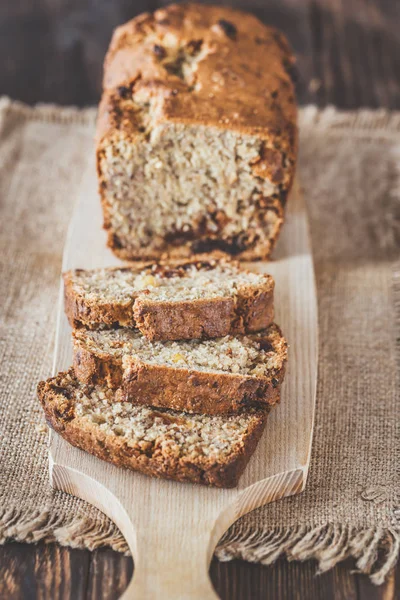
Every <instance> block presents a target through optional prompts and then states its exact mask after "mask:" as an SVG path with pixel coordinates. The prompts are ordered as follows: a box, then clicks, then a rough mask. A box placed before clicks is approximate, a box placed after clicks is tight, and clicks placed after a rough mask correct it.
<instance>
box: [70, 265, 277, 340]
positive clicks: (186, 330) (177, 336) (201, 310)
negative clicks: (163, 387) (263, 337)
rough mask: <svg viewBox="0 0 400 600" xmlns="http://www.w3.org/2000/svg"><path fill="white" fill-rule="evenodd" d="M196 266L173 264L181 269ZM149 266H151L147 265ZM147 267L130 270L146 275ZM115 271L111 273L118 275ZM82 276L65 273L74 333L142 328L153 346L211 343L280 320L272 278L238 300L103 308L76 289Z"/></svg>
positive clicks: (244, 289) (246, 289)
mask: <svg viewBox="0 0 400 600" xmlns="http://www.w3.org/2000/svg"><path fill="white" fill-rule="evenodd" d="M193 262H195V263H196V262H197V261H196V260H195V261H193V260H190V261H186V262H185V263H178V262H176V263H173V264H172V267H173V268H176V269H179V268H180V267H181V266H182V265H191V264H193ZM201 264H203V265H206V266H207V265H212V264H214V263H213V262H212V258H211V257H209V256H203V257H202V258H201ZM145 266H151V265H149V264H148V263H146V265H145ZM142 268H143V266H141V267H140V268H139V267H136V266H132V267H124V268H123V270H131V269H132V270H133V271H134V272H138V273H139V272H140V271H141V269H142ZM118 270H121V267H112V268H110V269H107V271H118ZM74 273H76V271H68V272H66V273H64V275H63V277H64V306H65V313H66V315H67V317H68V320H69V322H70V324H71V326H72V327H76V328H79V327H82V326H85V327H89V328H93V327H99V326H106V327H113V326H115V325H118V326H121V327H130V328H134V327H137V328H139V330H140V331H141V333H142V334H143V335H144V336H146V337H147V338H148V339H150V340H160V341H165V340H183V339H196V338H197V339H208V338H216V337H224V336H226V335H235V334H243V333H252V332H256V331H259V330H261V329H265V328H266V327H268V326H269V325H270V324H271V323H272V322H273V318H274V281H273V279H272V277H269V276H268V277H266V278H265V281H263V283H262V284H260V285H259V286H257V288H255V286H254V285H252V286H251V285H248V286H241V287H240V288H238V289H237V293H236V295H235V296H232V297H220V298H210V299H207V298H202V299H197V300H190V301H188V300H182V301H173V302H171V301H164V300H158V301H155V300H148V299H146V297H145V296H140V297H137V298H134V297H132V302H129V303H127V302H126V301H124V302H121V303H118V302H115V303H109V302H99V300H98V299H97V298H90V299H88V298H87V297H85V296H83V295H82V294H79V293H77V291H76V290H75V288H74V285H73V277H74Z"/></svg>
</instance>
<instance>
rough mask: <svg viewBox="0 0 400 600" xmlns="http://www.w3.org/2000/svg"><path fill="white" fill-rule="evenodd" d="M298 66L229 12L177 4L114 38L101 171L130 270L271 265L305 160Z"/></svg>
mask: <svg viewBox="0 0 400 600" xmlns="http://www.w3.org/2000/svg"><path fill="white" fill-rule="evenodd" d="M294 62H295V59H294V56H293V54H292V53H291V50H290V48H289V45H288V43H287V41H286V39H285V37H284V35H282V34H281V33H280V32H279V31H277V30H275V29H273V28H272V27H267V26H265V25H264V24H263V23H261V21H259V20H258V19H257V18H256V17H255V16H254V15H251V14H246V13H242V12H239V11H237V10H234V9H232V8H228V7H222V6H206V5H204V4H186V3H185V4H175V5H174V4H173V5H170V6H167V7H165V8H162V9H160V10H157V11H155V12H154V13H145V14H142V15H139V16H137V17H136V18H135V19H133V20H132V21H129V22H128V23H126V24H125V25H122V26H121V27H118V28H117V29H116V31H115V32H114V35H113V38H112V41H111V44H110V48H109V51H108V53H107V57H106V60H105V63H104V86H103V88H104V89H103V96H102V101H101V104H100V107H99V117H98V125H97V169H98V177H99V191H100V196H101V200H102V206H103V214H104V227H105V228H106V229H107V232H108V244H109V246H110V247H111V248H112V250H113V251H114V252H115V253H116V254H117V255H118V256H119V257H120V258H123V259H134V260H138V259H146V260H147V259H150V260H154V259H155V260H158V259H159V258H160V257H162V256H163V255H167V256H169V257H171V256H172V257H177V258H182V257H187V256H191V255H192V254H193V253H201V252H210V251H212V250H221V251H224V252H226V253H227V254H230V255H231V256H237V257H238V258H240V259H241V260H254V259H260V258H266V257H268V256H269V255H270V253H271V251H272V248H273V246H274V244H275V242H276V239H277V237H278V234H279V230H280V228H281V225H282V222H283V218H284V215H283V212H284V205H285V201H286V198H287V195H288V193H289V190H290V188H291V185H292V181H293V175H294V171H295V164H296V156H297V127H296V100H295V91H294V82H293V74H294Z"/></svg>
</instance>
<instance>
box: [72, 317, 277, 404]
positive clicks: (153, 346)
mask: <svg viewBox="0 0 400 600" xmlns="http://www.w3.org/2000/svg"><path fill="white" fill-rule="evenodd" d="M73 340H74V369H75V374H76V376H77V378H78V379H79V380H80V381H82V382H83V383H92V384H94V383H95V384H100V385H107V386H108V387H110V388H112V389H118V393H117V397H118V398H119V399H123V400H126V401H131V402H133V403H146V404H150V405H152V406H160V407H165V408H171V409H173V410H184V411H187V412H193V413H205V414H211V415H216V414H227V413H232V412H235V411H238V410H241V409H242V408H243V407H250V406H257V407H259V406H265V405H267V404H269V405H272V404H275V403H276V402H278V401H279V397H280V387H281V383H282V381H283V377H284V371H285V363H286V358H287V344H286V341H285V339H284V338H283V336H282V334H281V332H280V330H279V328H278V327H277V325H275V324H273V325H271V326H270V327H269V328H268V329H266V330H264V331H262V332H259V333H255V334H251V335H247V336H237V337H232V336H226V337H223V338H218V339H213V340H204V341H198V340H188V341H180V342H150V341H149V340H148V339H146V338H145V337H144V336H142V335H141V334H140V333H139V332H137V331H133V330H130V329H124V328H123V329H112V330H86V329H78V330H76V331H74V333H73Z"/></svg>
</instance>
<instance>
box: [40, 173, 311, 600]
mask: <svg viewBox="0 0 400 600" xmlns="http://www.w3.org/2000/svg"><path fill="white" fill-rule="evenodd" d="M101 220H102V216H101V209H100V203H99V200H98V197H97V192H96V183H95V174H94V169H90V171H89V172H88V174H87V177H86V178H85V180H84V183H83V185H82V189H81V195H80V198H79V199H78V204H77V206H76V208H75V212H74V217H73V219H72V222H71V226H70V229H69V233H68V238H67V243H66V249H65V254H64V261H63V269H64V270H66V269H70V268H76V267H80V268H91V267H95V266H99V267H101V266H108V265H110V264H116V263H117V262H118V261H117V259H116V258H115V257H114V256H113V255H112V254H111V253H110V251H109V250H108V249H107V248H106V246H105V239H104V237H105V234H104V232H103V231H102V229H101ZM248 266H249V267H250V268H254V269H255V270H257V271H263V272H271V273H272V275H273V276H274V277H275V281H276V293H275V306H276V320H277V322H278V323H279V324H280V325H281V326H282V329H283V331H284V333H285V335H286V336H287V339H288V341H289V345H290V359H289V365H288V369H287V374H286V378H285V383H284V386H283V390H282V402H281V404H280V405H279V407H278V408H276V409H275V410H274V411H272V413H271V416H270V418H269V421H268V424H267V428H266V432H265V433H264V435H263V437H262V439H261V441H260V443H259V445H258V448H257V450H256V452H255V453H254V455H253V457H252V458H251V460H250V463H249V465H248V467H247V469H246V471H245V473H244V475H243V476H242V478H241V480H240V482H239V486H238V488H236V489H234V490H216V489H208V488H205V487H201V486H193V485H182V484H176V483H174V482H167V481H160V480H156V479H151V478H148V477H144V476H142V475H140V474H138V473H132V472H128V471H126V470H120V469H117V468H115V467H114V466H113V465H110V464H107V463H105V462H102V461H100V460H98V459H96V458H94V457H93V456H90V455H88V454H85V453H83V452H81V451H80V450H77V449H76V448H72V447H71V446H70V445H69V444H68V443H66V442H65V441H64V440H63V439H62V438H61V437H59V436H57V435H56V434H55V433H52V434H51V443H50V465H51V477H52V482H53V485H54V486H55V487H56V488H57V489H61V490H64V491H66V492H68V493H71V494H74V495H77V496H79V497H82V498H84V499H85V500H87V501H88V502H90V503H92V504H94V505H95V506H97V507H98V508H100V510H102V511H103V512H105V513H106V514H107V515H109V516H110V518H111V519H112V520H114V521H115V522H116V523H117V525H118V526H119V528H120V529H121V531H122V533H123V534H124V535H125V537H126V539H127V542H128V544H129V546H130V548H131V551H132V553H133V555H134V556H135V557H137V559H138V562H137V564H138V568H139V571H138V575H137V576H136V577H135V578H134V580H133V584H132V587H129V594H132V595H134V593H135V590H136V593H138V594H139V595H141V597H144V598H145V597H146V598H147V597H149V598H150V597H151V598H159V597H160V598H166V597H171V598H180V597H182V598H189V597H193V598H195V597H196V598H197V597H202V598H206V597H208V596H209V597H215V595H214V594H213V592H212V589H211V586H210V584H209V581H208V576H207V570H208V568H207V567H208V564H209V561H210V559H211V556H212V551H213V548H214V546H215V544H216V543H217V541H218V539H219V538H220V536H221V535H222V534H223V533H224V531H225V530H226V529H227V528H228V527H229V525H230V524H231V523H232V522H233V521H235V520H236V519H238V518H239V517H240V516H242V515H243V514H245V513H246V512H248V511H250V510H253V509H255V508H257V507H258V506H261V505H262V504H265V503H267V502H271V501H274V500H276V499H278V498H282V497H284V496H287V495H291V494H295V493H298V492H300V491H302V489H303V488H304V485H305V482H306V478H307V472H308V465H309V460H310V449H311V439H312V430H313V420H314V407H315V391H316V376H317V357H318V353H317V341H318V335H317V304H316V293H315V282H314V270H313V262H312V256H311V248H310V240H309V233H308V224H307V217H306V212H305V206H304V201H303V197H302V194H301V192H300V190H299V188H298V187H297V186H295V188H294V191H293V194H292V197H291V201H290V202H289V208H288V212H287V216H286V225H285V228H284V230H283V233H282V235H281V238H280V240H279V243H278V248H277V252H276V253H275V260H274V261H273V262H272V263H255V264H252V265H250V264H249V265H248ZM70 364H71V331H70V327H69V325H68V322H67V319H66V317H65V315H64V309H63V301H62V292H60V307H59V320H58V333H57V340H56V353H55V363H54V372H57V371H60V370H64V369H66V368H68V367H69V366H70ZM166 589H168V594H169V596H166V594H167V592H166V591H165V590H166ZM127 597H128V596H127Z"/></svg>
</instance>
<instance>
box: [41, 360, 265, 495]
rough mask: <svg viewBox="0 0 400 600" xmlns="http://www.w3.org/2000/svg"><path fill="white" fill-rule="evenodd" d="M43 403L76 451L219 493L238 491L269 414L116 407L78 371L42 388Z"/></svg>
mask: <svg viewBox="0 0 400 600" xmlns="http://www.w3.org/2000/svg"><path fill="white" fill-rule="evenodd" d="M38 396H39V400H40V402H41V404H42V406H43V409H44V412H45V415H46V419H47V421H48V423H49V425H50V426H51V427H53V429H55V431H57V432H58V433H59V434H60V435H62V437H63V438H65V439H66V440H67V441H68V442H69V443H70V444H72V445H73V446H77V447H78V448H81V449H82V450H85V451H86V452H89V453H90V454H94V456H97V457H98V458H101V459H102V460H106V461H108V462H111V463H114V464H115V465H117V466H119V467H127V468H129V469H134V470H136V471H141V472H142V473H145V474H146V475H153V476H155V477H165V478H167V479H175V480H177V481H189V482H192V483H202V484H206V485H214V486H217V487H234V486H236V485H237V483H238V480H239V477H240V475H241V474H242V472H243V471H244V469H245V467H246V464H247V463H248V461H249V459H250V456H251V454H252V453H253V452H254V450H255V448H256V446H257V442H258V440H259V439H260V437H261V434H262V432H263V429H264V425H265V422H266V418H267V411H266V410H255V409H249V410H247V411H246V413H243V414H239V415H234V416H228V417H215V416H214V417H209V416H205V415H188V414H185V413H181V412H175V411H172V410H165V409H155V408H150V407H148V406H134V405H133V404H131V403H126V402H125V403H121V402H115V400H114V398H113V392H112V391H111V390H109V389H107V388H103V387H101V386H87V385H83V384H81V383H79V382H78V380H77V379H76V378H75V376H74V374H73V371H72V370H71V371H69V372H66V373H59V374H58V375H57V377H53V378H51V379H48V380H47V381H42V382H41V383H39V386H38Z"/></svg>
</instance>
